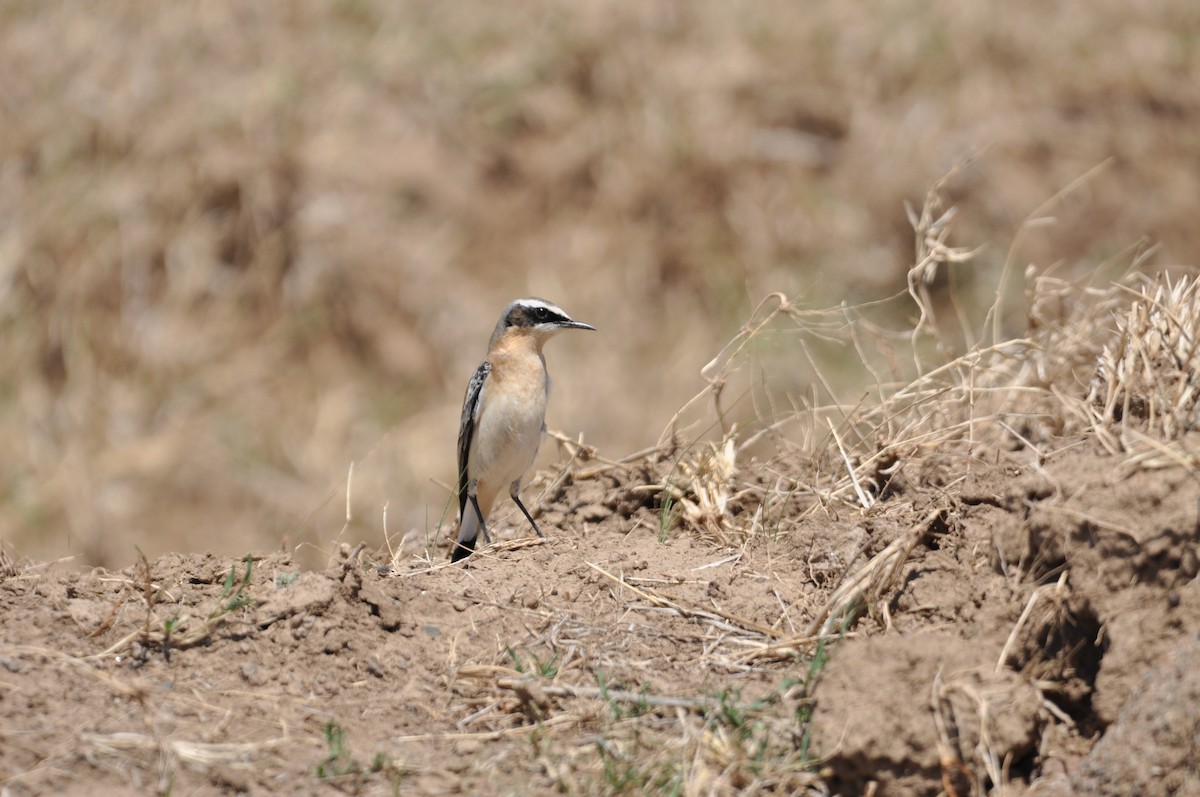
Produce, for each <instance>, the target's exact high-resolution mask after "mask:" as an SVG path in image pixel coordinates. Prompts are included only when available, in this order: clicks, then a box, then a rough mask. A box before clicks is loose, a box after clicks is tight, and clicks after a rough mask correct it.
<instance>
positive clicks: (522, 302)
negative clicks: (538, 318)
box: [516, 299, 566, 316]
mask: <svg viewBox="0 0 1200 797" xmlns="http://www.w3.org/2000/svg"><path fill="white" fill-rule="evenodd" d="M516 304H517V306H518V307H528V308H530V309H535V308H538V307H543V308H545V309H547V310H549V311H550V312H552V313H557V314H558V315H564V316H565V315H566V313H564V312H563V311H562V308H560V307H558V306H556V305H553V304H551V303H550V302H544V301H542V300H541V299H519V300H517V303H516Z"/></svg>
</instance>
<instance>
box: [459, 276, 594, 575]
mask: <svg viewBox="0 0 1200 797" xmlns="http://www.w3.org/2000/svg"><path fill="white" fill-rule="evenodd" d="M564 329H590V330H592V331H595V329H596V328H595V327H593V326H591V325H590V324H584V323H582V322H580V321H574V320H572V319H571V317H570V316H568V315H567V314H566V313H564V312H563V311H562V309H561V308H559V307H558V306H557V305H555V304H554V303H552V302H547V301H546V300H544V299H517V300H516V301H515V302H513V303H511V304H510V305H508V307H505V308H504V313H503V314H501V316H500V322H499V323H498V324H496V329H495V331H494V332H492V339H491V341H489V343H488V352H487V357H486V358H485V359H484V361H483V363H482V364H480V366H479V367H478V368H477V369H475V375H474V376H472V377H471V382H470V384H468V385H467V396H466V399H465V400H464V401H463V409H462V421H461V422H460V423H459V426H458V524H459V525H458V540H457V542H455V544H454V551H453V552H452V553H451V554H450V561H451V562H457V561H459V560H460V559H465V558H466V557H468V556H470V555H471V554H472V553H473V552H474V551H475V541H476V540H477V539H478V537H479V532H481V531H482V532H483V539H484V541H485V542H488V543H490V542H491V539H490V538H489V537H488V533H487V523H486V518H487V515H488V513H489V512H490V511H491V509H492V504H493V503H494V502H495V500H496V496H497V495H499V493H500V490H501V489H503V488H505V487H507V488H508V494H509V495H510V496H512V499H513V501H515V502H516V504H517V506H518V507H520V508H521V512H522V513H524V515H525V517H526V519H527V520H528V521H529V524H530V525H531V526H533V530H534V531H535V532H537V535H538V536H539V537H542V536H544V535H543V534H542V530H541V529H539V528H538V526H537V523H534V521H533V517H532V516H531V515H530V514H529V510H528V509H526V508H525V505H524V504H523V503H521V477H523V476H524V475H525V473H526V471H528V470H529V469H530V468H531V467H532V466H533V460H534V458H536V457H537V451H538V446H539V445H540V444H541V442H542V433H543V432H544V431H546V397H547V396H548V395H549V393H550V375H549V374H548V373H547V372H546V358H545V357H544V356H543V355H542V346H544V345H545V344H546V341H547V340H549V339H550V338H551V337H553V336H554V335H555V334H556V333H558V332H560V331H562V330H564ZM468 501H469V502H470V504H471V511H468V509H467V502H468Z"/></svg>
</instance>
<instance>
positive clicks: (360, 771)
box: [315, 721, 404, 794]
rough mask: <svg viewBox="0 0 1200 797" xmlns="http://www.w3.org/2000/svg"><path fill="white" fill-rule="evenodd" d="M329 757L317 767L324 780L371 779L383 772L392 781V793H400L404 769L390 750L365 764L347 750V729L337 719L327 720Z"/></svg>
mask: <svg viewBox="0 0 1200 797" xmlns="http://www.w3.org/2000/svg"><path fill="white" fill-rule="evenodd" d="M324 732H325V746H326V748H327V752H326V753H325V758H324V759H322V760H321V762H320V763H318V764H317V766H316V770H315V771H316V776H317V777H318V778H320V779H321V780H337V779H342V780H353V781H361V782H364V783H365V782H367V781H369V780H371V778H372V777H373V776H375V775H383V776H384V777H386V778H387V779H388V780H389V781H390V782H391V784H392V794H399V793H400V781H401V780H402V779H403V778H404V770H403V769H402V768H401V767H400V766H398V765H397V764H396V762H395V761H393V760H392V758H391V757H390V756H388V755H387V754H386V753H376V754H375V756H374V758H372V759H371V765H370V766H368V767H365V768H364V767H363V765H362V764H360V763H359V762H358V760H357V759H356V758H354V756H352V755H351V754H350V751H349V750H347V749H346V731H345V729H344V728H342V726H340V725H338V724H337V723H336V722H332V721H331V722H327V723H325V731H324Z"/></svg>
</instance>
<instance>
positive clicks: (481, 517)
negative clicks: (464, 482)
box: [467, 492, 524, 545]
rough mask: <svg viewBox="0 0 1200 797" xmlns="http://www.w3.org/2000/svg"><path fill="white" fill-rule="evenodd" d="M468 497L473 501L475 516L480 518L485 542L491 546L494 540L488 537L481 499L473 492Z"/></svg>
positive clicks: (480, 526)
mask: <svg viewBox="0 0 1200 797" xmlns="http://www.w3.org/2000/svg"><path fill="white" fill-rule="evenodd" d="M467 497H468V498H470V499H471V506H473V507H475V516H476V517H477V518H479V530H480V531H482V532H483V541H484V542H486V543H487V544H488V545H491V544H492V538H491V537H489V536H488V533H487V523H486V522H485V521H484V519H483V512H480V511H479V499H478V498H476V497H475V493H473V492H472V493H469V494H468V495H467ZM522 508H524V507H522Z"/></svg>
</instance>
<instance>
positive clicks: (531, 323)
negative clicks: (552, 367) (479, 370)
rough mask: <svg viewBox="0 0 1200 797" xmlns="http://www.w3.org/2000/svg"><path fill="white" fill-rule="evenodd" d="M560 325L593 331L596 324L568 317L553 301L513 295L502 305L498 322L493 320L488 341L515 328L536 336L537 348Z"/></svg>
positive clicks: (560, 327)
mask: <svg viewBox="0 0 1200 797" xmlns="http://www.w3.org/2000/svg"><path fill="white" fill-rule="evenodd" d="M564 329H590V330H593V331H595V329H596V328H595V327H594V326H592V325H591V324H585V323H583V322H582V321H576V320H575V319H573V318H571V317H570V316H569V315H567V314H566V313H565V312H563V309H562V308H561V307H559V306H558V305H556V304H555V303H554V302H548V301H546V300H545V299H537V298H529V299H517V300H516V301H515V302H512V303H511V304H509V305H508V307H505V308H504V312H503V313H502V314H501V316H500V322H499V323H498V324H496V331H495V332H494V333H492V342H493V343H495V342H496V341H497V340H498V339H499V338H500V336H502V335H504V334H506V333H511V332H513V331H516V332H518V333H520V334H527V335H532V336H533V337H534V338H535V339H536V340H537V343H538V348H539V349H540V348H541V344H543V343H545V342H546V341H547V340H549V339H550V338H551V336H553V335H554V334H556V333H558V332H561V331H562V330H564Z"/></svg>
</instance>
